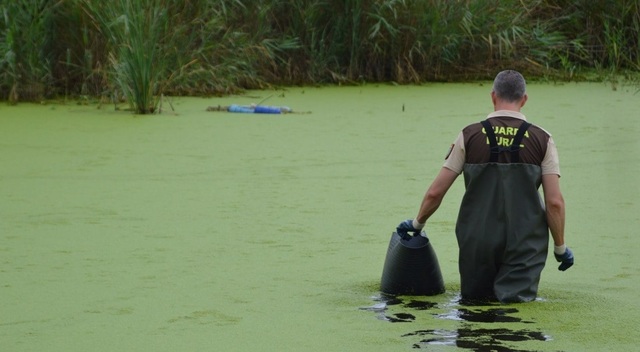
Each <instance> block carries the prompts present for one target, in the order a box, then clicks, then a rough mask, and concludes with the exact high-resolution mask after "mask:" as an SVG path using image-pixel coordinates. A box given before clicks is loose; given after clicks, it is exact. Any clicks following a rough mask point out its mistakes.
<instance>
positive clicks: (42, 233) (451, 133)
mask: <svg viewBox="0 0 640 352" xmlns="http://www.w3.org/2000/svg"><path fill="white" fill-rule="evenodd" d="M489 89H490V85H489V84H429V85H424V86H415V87H407V86H401V87H393V86H384V85H381V86H366V87H332V88H291V89H286V90H280V91H256V92H248V93H247V94H246V95H244V96H233V97H225V98H210V99H204V98H180V99H178V98H176V99H174V101H173V105H174V107H175V112H172V111H171V110H169V111H168V113H166V114H163V115H160V116H158V115H154V116H133V115H131V114H130V113H127V112H125V111H115V110H114V109H113V107H111V106H103V107H102V108H101V109H98V108H97V107H96V104H90V105H76V104H51V103H50V104H46V105H31V104H20V105H18V106H7V105H0V165H1V166H0V216H1V221H0V297H1V298H2V299H1V300H0V341H1V344H2V346H3V348H2V349H3V350H6V351H142V350H146V351H177V350H181V351H201V350H212V351H213V350H215V351H249V350H260V351H283V350H284V351H290V350H299V351H391V350H393V351H402V350H411V349H426V350H430V351H449V350H455V349H460V350H469V351H472V350H482V349H483V348H484V349H485V350H486V349H487V348H494V349H496V350H503V351H509V350H511V351H603V350H614V351H623V350H635V349H637V348H638V347H637V342H638V341H640V336H639V334H638V332H637V323H638V317H640V303H639V302H638V300H637V299H638V298H637V292H638V290H639V289H640V287H639V286H640V284H639V282H640V259H638V255H637V251H638V248H640V247H639V246H638V245H639V242H640V241H639V240H638V237H637V228H638V225H639V224H640V206H639V204H638V198H639V196H640V187H639V186H638V182H637V180H638V174H639V173H640V142H639V139H638V137H637V136H638V134H639V133H640V122H639V121H638V116H639V115H638V111H640V94H634V93H635V91H636V89H635V88H626V87H619V88H618V90H617V91H613V90H612V89H611V88H610V87H609V86H607V85H604V84H586V83H585V84H566V85H552V84H531V85H530V86H529V95H530V98H529V102H528V103H527V106H525V108H524V110H523V112H524V113H525V114H526V115H527V116H528V118H529V120H530V121H531V122H533V123H537V124H539V125H540V126H542V127H543V128H545V129H547V130H549V131H550V132H551V133H552V134H553V136H554V139H555V140H556V143H557V145H558V150H559V153H560V159H561V171H562V179H561V186H562V189H563V192H564V195H565V199H566V203H567V244H568V245H569V246H570V247H571V248H572V249H573V250H574V252H575V255H576V265H575V266H574V267H573V268H571V269H570V270H568V271H567V272H559V271H558V270H556V266H557V264H556V263H555V261H554V260H553V258H551V257H550V258H549V260H548V265H547V268H546V269H545V271H544V272H543V276H542V281H541V283H540V292H539V293H540V299H539V300H537V301H535V302H532V303H529V304H520V305H498V306H486V307H485V306H479V307H468V306H463V305H461V304H459V302H458V297H457V295H458V291H459V279H458V274H457V247H456V242H455V238H454V235H453V229H454V226H455V223H454V221H455V218H456V215H457V207H458V205H459V202H460V197H461V195H462V192H463V182H462V180H461V179H460V180H458V181H457V182H456V184H455V185H454V186H453V188H452V190H451V191H450V193H449V194H448V195H447V198H446V199H445V201H444V203H443V205H442V206H441V208H440V209H439V211H438V212H437V213H436V215H435V216H434V217H433V218H432V221H431V222H430V223H429V227H428V232H429V236H430V238H431V241H432V244H433V245H434V248H435V250H436V252H437V254H438V258H439V260H440V266H441V269H442V272H443V277H444V279H445V285H446V288H447V292H446V293H445V294H443V295H439V296H435V297H396V298H389V297H383V296H381V295H380V293H379V292H378V285H379V280H380V275H381V272H382V266H383V262H384V255H385V253H386V247H387V245H388V241H389V238H390V235H391V231H392V230H393V229H394V227H395V226H396V225H397V223H398V222H400V221H401V220H403V219H405V218H410V217H413V216H414V215H415V213H416V212H417V208H418V206H419V203H420V200H421V197H422V194H423V192H424V191H425V189H426V187H427V186H428V183H429V182H430V181H431V179H432V178H433V177H434V176H435V175H436V173H437V172H438V170H439V168H440V167H441V165H442V162H443V158H444V155H445V154H446V152H447V150H448V147H449V145H450V144H451V143H452V141H453V140H454V138H455V137H456V135H457V133H458V131H459V130H460V129H461V128H462V127H464V126H465V125H466V124H469V123H472V122H476V121H479V120H480V119H482V118H484V117H485V116H486V114H487V113H488V112H489V111H490V110H491V105H490V99H489ZM265 98H267V100H266V103H268V104H271V105H287V106H290V107H291V108H293V109H294V110H296V111H306V112H311V113H308V114H289V115H257V114H256V115H245V114H230V113H220V112H207V111H205V110H206V107H207V106H210V105H218V104H221V105H228V104H232V103H235V104H248V103H252V102H258V101H260V100H262V99H265ZM165 107H166V106H165Z"/></svg>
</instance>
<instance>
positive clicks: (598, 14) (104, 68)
mask: <svg viewBox="0 0 640 352" xmlns="http://www.w3.org/2000/svg"><path fill="white" fill-rule="evenodd" d="M639 33H640V2H638V1H637V0H598V1H592V0H573V1H568V0H517V1H516V0H508V1H488V0H479V1H470V0H467V1H443V0H412V1H409V0H324V1H312V0H272V1H246V0H216V1H213V0H212V1H193V0H186V1H185V0H140V1H132V0H113V1H91V0H0V99H2V100H5V101H8V102H10V103H17V102H19V101H40V100H44V99H50V98H61V97H64V98H65V99H66V98H78V97H85V98H88V97H91V98H95V99H100V100H101V101H103V102H120V101H122V102H127V103H128V104H129V105H130V106H131V108H132V109H133V110H135V111H136V112H137V113H153V112H157V110H158V106H159V104H160V103H161V100H162V97H163V95H173V96H179V95H190V96H211V95H218V96H219V95H227V94H231V93H234V92H238V91H241V90H244V89H256V88H269V87H273V86H287V85H289V86H290V85H316V84H344V85H355V84H362V83H369V82H390V83H395V84H419V83H422V82H428V81H443V82H459V81H471V80H484V79H492V78H493V76H494V75H495V73H496V71H497V70H498V69H503V68H513V69H517V70H520V71H522V72H523V73H524V74H525V75H526V76H527V77H529V78H530V79H540V80H550V81H551V80H553V81H556V80H562V81H580V80H596V81H612V83H613V84H615V82H617V80H618V79H626V80H631V81H632V82H636V83H635V84H636V85H637V82H638V72H640V37H639Z"/></svg>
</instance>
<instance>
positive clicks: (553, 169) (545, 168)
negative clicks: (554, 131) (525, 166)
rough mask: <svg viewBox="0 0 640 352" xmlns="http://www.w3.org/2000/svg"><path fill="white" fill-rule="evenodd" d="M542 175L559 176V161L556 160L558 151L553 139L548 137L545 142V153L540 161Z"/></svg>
mask: <svg viewBox="0 0 640 352" xmlns="http://www.w3.org/2000/svg"><path fill="white" fill-rule="evenodd" d="M540 166H541V167H542V174H543V175H558V176H560V159H559V158H558V149H557V148H556V143H555V142H554V141H553V138H551V137H549V142H547V153H546V154H545V155H544V159H542V164H541V165H540Z"/></svg>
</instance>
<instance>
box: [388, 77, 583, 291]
mask: <svg viewBox="0 0 640 352" xmlns="http://www.w3.org/2000/svg"><path fill="white" fill-rule="evenodd" d="M491 100H492V101H493V106H494V112H492V113H491V114H489V116H488V117H487V119H486V120H485V121H482V122H478V123H474V124H471V125H469V126H467V127H465V128H464V129H463V130H462V132H460V134H459V135H458V138H457V139H456V141H455V143H454V144H453V145H452V146H451V150H450V151H449V154H448V155H447V157H446V161H445V163H444V166H443V167H442V169H441V170H440V173H439V174H438V176H437V177H436V178H435V180H434V181H433V183H432V184H431V186H430V187H429V189H428V190H427V192H426V194H425V195H424V199H423V200H422V205H421V206H420V210H419V212H418V216H417V217H416V218H415V219H409V220H406V221H403V222H402V223H400V225H398V228H397V231H398V233H399V234H401V235H402V234H405V235H406V234H407V233H408V232H414V233H415V234H419V233H420V231H421V230H422V228H423V227H424V226H425V223H426V222H427V220H428V219H429V217H430V216H431V215H432V214H433V213H434V212H435V211H436V209H438V207H439V206H440V203H441V202H442V199H443V198H444V196H445V194H446V193H447V191H448V190H449V187H451V184H452V183H453V181H455V179H456V178H457V177H458V175H459V174H461V173H464V182H465V188H466V191H465V194H464V197H463V199H462V203H461V205H460V211H459V214H458V220H457V223H456V237H457V240H458V246H459V260H458V266H459V271H460V286H461V294H462V298H463V299H464V300H474V301H475V300H496V299H497V300H498V301H500V302H527V301H532V300H534V299H535V298H536V295H537V292H538V283H539V281H540V273H541V272H542V269H543V268H544V265H545V261H546V258H547V247H548V245H549V230H550V231H551V235H552V237H553V242H554V245H555V246H554V255H555V258H556V260H557V261H558V262H560V263H561V264H560V266H559V267H558V269H559V270H562V271H564V270H566V269H568V268H569V267H571V266H572V265H573V253H572V251H571V250H570V249H569V248H568V247H567V246H566V245H565V242H564V223H565V204H564V199H563V197H562V193H561V192H560V183H559V178H560V167H559V161H558V153H557V150H556V146H555V144H554V142H553V139H552V138H551V135H550V134H549V133H547V132H546V131H545V130H543V129H541V128H540V127H538V126H535V125H532V124H530V123H528V122H527V121H526V117H525V116H524V115H523V114H522V113H520V109H521V108H522V107H523V106H524V104H525V103H526V102H527V94H526V84H525V80H524V77H522V75H521V74H520V73H518V72H516V71H511V70H507V71H502V72H500V73H499V74H498V75H497V76H496V78H495V80H494V82H493V90H492V91H491ZM540 185H542V188H543V192H544V204H543V203H542V200H541V199H540V195H539V193H538V188H539V187H540ZM407 270H412V269H411V268H407Z"/></svg>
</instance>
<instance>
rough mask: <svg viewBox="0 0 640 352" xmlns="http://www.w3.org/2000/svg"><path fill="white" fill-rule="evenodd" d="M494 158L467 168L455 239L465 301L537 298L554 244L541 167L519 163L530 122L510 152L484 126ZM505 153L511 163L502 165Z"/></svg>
mask: <svg viewBox="0 0 640 352" xmlns="http://www.w3.org/2000/svg"><path fill="white" fill-rule="evenodd" d="M482 124H483V126H484V128H485V131H486V133H487V138H488V139H489V144H490V149H491V158H490V161H489V163H486V164H465V166H464V180H465V187H466V191H465V195H464V197H463V199H462V204H461V206H460V212H459V214H458V221H457V223H456V237H457V240H458V246H459V249H460V252H459V260H458V265H459V271H460V286H461V295H462V298H463V299H472V300H475V299H481V300H484V299H497V300H499V301H501V302H526V301H531V300H533V299H535V298H536V295H537V292H538V283H539V281H540V274H541V272H542V269H543V268H544V265H545V261H546V258H547V248H548V243H549V235H548V227H547V222H546V215H545V210H544V205H543V203H542V200H541V198H540V194H539V193H538V188H539V187H540V184H541V182H542V170H541V168H540V166H538V165H533V164H524V163H519V149H520V143H521V142H522V138H523V136H524V134H525V132H526V129H527V128H528V127H529V126H530V124H528V123H527V122H523V124H522V125H521V126H520V128H519V129H518V133H517V134H516V136H515V137H514V139H513V142H512V144H511V146H510V147H500V146H498V145H497V142H496V137H495V134H494V131H493V128H492V127H491V125H490V124H489V123H488V121H483V122H482ZM502 152H509V153H511V162H510V163H498V156H499V155H500V153H502Z"/></svg>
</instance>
